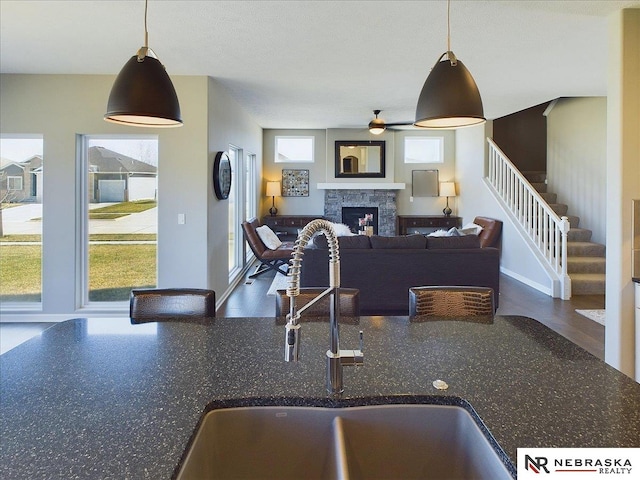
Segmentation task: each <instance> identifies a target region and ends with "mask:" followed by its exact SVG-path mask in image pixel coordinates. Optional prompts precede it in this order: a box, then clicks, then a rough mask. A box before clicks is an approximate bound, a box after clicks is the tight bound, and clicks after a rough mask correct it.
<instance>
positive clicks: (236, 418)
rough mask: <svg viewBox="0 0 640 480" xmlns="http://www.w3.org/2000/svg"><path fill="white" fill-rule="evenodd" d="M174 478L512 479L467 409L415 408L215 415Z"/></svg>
mask: <svg viewBox="0 0 640 480" xmlns="http://www.w3.org/2000/svg"><path fill="white" fill-rule="evenodd" d="M177 478H178V479H181V480H182V479H203V478H225V479H226V478H238V479H240V478H246V479H249V478H250V479H266V478H274V479H280V480H284V479H315V478H318V479H320V478H322V479H345V480H346V479H375V478H381V479H382V478H388V479H391V478H394V479H398V478H402V479H410V478H437V479H470V478H473V479H491V480H498V479H511V478H512V477H511V475H510V474H509V472H508V470H507V468H506V467H505V466H504V464H503V463H502V461H501V460H500V457H499V456H498V454H497V453H496V451H495V450H494V449H493V448H492V446H491V444H490V443H489V441H488V440H487V438H486V437H485V436H484V435H483V434H482V432H481V430H480V428H479V427H478V425H477V424H476V423H475V421H474V420H473V418H472V417H471V415H470V414H469V413H468V412H467V411H466V410H464V409H463V408H461V407H455V406H444V405H424V404H420V405H380V406H364V407H348V408H320V407H241V408H226V409H220V410H213V411H211V412H209V413H208V414H207V415H206V416H205V418H204V419H203V423H202V425H201V427H200V429H199V430H198V432H197V434H196V437H195V439H194V441H193V444H192V446H191V447H190V449H189V451H188V452H187V455H186V458H185V461H184V463H183V465H182V468H181V470H180V472H179V474H178V477H177Z"/></svg>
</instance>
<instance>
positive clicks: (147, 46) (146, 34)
mask: <svg viewBox="0 0 640 480" xmlns="http://www.w3.org/2000/svg"><path fill="white" fill-rule="evenodd" d="M148 6H149V5H148V0H144V46H145V47H146V48H149V32H148V31H147V7H148Z"/></svg>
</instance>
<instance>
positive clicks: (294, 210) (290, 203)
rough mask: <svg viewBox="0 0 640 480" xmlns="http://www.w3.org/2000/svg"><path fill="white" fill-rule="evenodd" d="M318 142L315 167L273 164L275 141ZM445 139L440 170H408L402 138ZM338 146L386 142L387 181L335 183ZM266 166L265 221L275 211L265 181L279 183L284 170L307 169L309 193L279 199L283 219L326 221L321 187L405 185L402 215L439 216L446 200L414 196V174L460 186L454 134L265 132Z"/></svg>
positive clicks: (422, 167)
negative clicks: (432, 173)
mask: <svg viewBox="0 0 640 480" xmlns="http://www.w3.org/2000/svg"><path fill="white" fill-rule="evenodd" d="M294 135H304V136H309V135H312V136H315V162H314V163H313V164H310V163H275V161H274V158H275V155H274V149H275V137H276V136H294ZM410 135H413V136H442V137H444V163H437V164H426V163H416V164H405V163H404V138H405V137H406V136H410ZM336 140H384V141H385V142H386V145H385V146H386V150H385V155H386V176H385V178H359V179H350V178H338V179H337V178H335V171H334V170H335V161H334V160H335V159H334V152H335V150H334V145H335V143H334V142H335V141H336ZM263 151H264V164H263V179H262V180H263V181H262V189H261V192H260V198H261V199H262V207H261V214H262V215H266V214H267V211H268V209H269V207H270V206H271V199H270V198H265V197H264V193H265V185H266V182H267V181H280V180H281V177H282V169H283V168H294V169H308V170H309V175H310V183H309V186H310V192H309V196H308V197H285V198H283V197H280V198H277V199H276V206H277V207H278V214H279V215H308V214H318V215H322V213H323V211H324V190H318V188H317V184H318V183H372V182H374V183H379V182H382V183H383V182H388V183H393V182H396V183H406V188H405V189H404V190H399V191H398V196H397V203H398V214H399V215H441V214H442V209H443V208H444V206H445V199H444V198H439V197H415V198H414V201H413V202H410V198H409V197H410V196H411V171H412V170H433V169H436V170H438V172H439V179H440V181H442V182H445V181H456V183H457V182H458V180H457V179H456V178H455V168H454V165H455V132H453V131H446V132H445V131H443V132H433V131H428V130H424V131H419V130H396V131H393V130H389V131H386V132H385V133H383V134H382V135H375V136H374V135H371V134H370V133H369V132H368V131H367V130H366V129H328V130H296V129H282V130H276V129H267V130H264V145H263ZM456 201H457V199H450V201H449V205H450V206H451V208H453V210H454V215H455V214H456V213H457V212H456Z"/></svg>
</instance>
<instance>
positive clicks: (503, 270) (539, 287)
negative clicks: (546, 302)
mask: <svg viewBox="0 0 640 480" xmlns="http://www.w3.org/2000/svg"><path fill="white" fill-rule="evenodd" d="M500 272H501V273H504V274H505V275H506V276H507V277H511V278H513V279H515V280H518V281H519V282H521V283H524V284H525V285H527V286H529V287H531V288H535V289H536V290H538V291H539V292H542V293H544V294H545V295H549V296H550V297H553V292H552V291H551V288H549V287H545V286H544V285H541V284H539V283H537V282H534V281H532V280H530V279H528V278H527V277H523V276H522V275H520V274H518V273H516V272H513V271H511V270H509V269H507V268H504V267H500Z"/></svg>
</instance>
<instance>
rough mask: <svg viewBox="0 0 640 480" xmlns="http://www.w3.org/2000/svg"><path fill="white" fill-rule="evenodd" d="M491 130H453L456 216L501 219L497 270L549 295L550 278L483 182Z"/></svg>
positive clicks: (470, 128)
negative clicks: (500, 246) (457, 186)
mask: <svg viewBox="0 0 640 480" xmlns="http://www.w3.org/2000/svg"><path fill="white" fill-rule="evenodd" d="M491 129H492V125H491V122H487V124H486V125H479V126H475V127H466V128H460V129H458V130H456V137H455V144H456V163H455V176H456V179H457V181H459V182H460V191H459V197H458V207H459V213H460V215H461V216H462V217H463V219H464V221H465V222H470V221H472V220H473V219H474V218H475V217H476V216H485V217H490V218H496V219H498V220H502V222H503V227H502V256H501V259H500V269H501V270H502V271H503V272H504V273H505V274H507V275H509V276H511V277H513V278H516V279H517V280H519V281H521V282H523V283H525V284H527V285H530V286H532V287H534V288H536V289H538V290H540V291H542V292H545V293H547V294H550V293H551V279H550V277H549V275H548V274H547V273H546V272H545V270H544V268H543V267H542V265H541V264H540V263H539V262H538V261H537V260H536V259H535V258H534V257H533V255H531V254H530V253H529V248H528V246H527V244H526V243H525V240H524V238H523V237H522V236H521V235H520V233H519V231H518V230H517V228H516V226H515V225H514V223H513V222H512V221H511V219H510V217H509V216H508V215H507V214H505V213H504V211H503V210H502V208H501V207H500V205H499V203H498V202H497V201H496V200H495V198H494V197H493V195H492V194H491V192H490V190H489V188H488V186H487V185H486V184H485V182H484V172H485V163H486V160H485V158H486V155H485V150H486V148H487V147H486V145H487V141H486V137H488V136H491V133H492V130H491Z"/></svg>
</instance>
